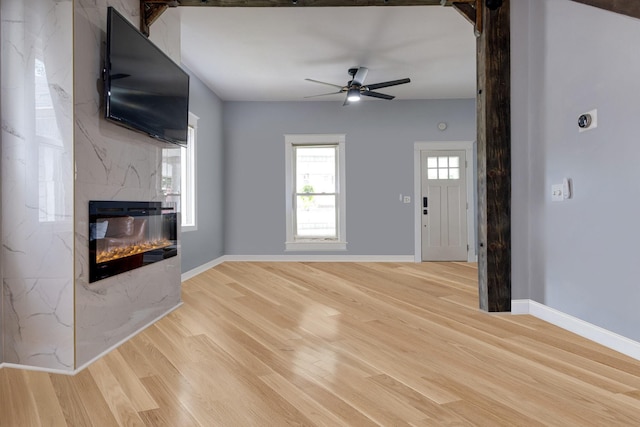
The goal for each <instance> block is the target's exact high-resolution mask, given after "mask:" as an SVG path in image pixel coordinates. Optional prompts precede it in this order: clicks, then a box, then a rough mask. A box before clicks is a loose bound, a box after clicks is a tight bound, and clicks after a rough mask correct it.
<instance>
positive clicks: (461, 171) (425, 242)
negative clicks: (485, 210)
mask: <svg viewBox="0 0 640 427" xmlns="http://www.w3.org/2000/svg"><path fill="white" fill-rule="evenodd" d="M420 157H421V171H420V172H421V184H422V185H421V191H422V197H423V198H424V197H426V198H427V202H428V203H427V205H428V206H427V207H424V206H423V208H422V260H423V261H466V260H467V252H468V247H467V240H468V239H467V212H466V210H467V187H466V159H465V152H464V151H457V150H455V151H448V150H447V151H444V150H437V151H422V152H421V156H420ZM423 200H424V199H423Z"/></svg>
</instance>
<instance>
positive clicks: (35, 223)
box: [0, 0, 181, 374]
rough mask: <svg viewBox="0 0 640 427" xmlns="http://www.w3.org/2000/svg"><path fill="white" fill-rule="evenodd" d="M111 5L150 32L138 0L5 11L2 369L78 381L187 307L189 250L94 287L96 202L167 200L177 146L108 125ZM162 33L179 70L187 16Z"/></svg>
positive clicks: (30, 3) (36, 3)
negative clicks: (105, 99) (166, 172)
mask: <svg viewBox="0 0 640 427" xmlns="http://www.w3.org/2000/svg"><path fill="white" fill-rule="evenodd" d="M109 6H113V7H115V8H116V9H117V10H118V11H119V12H120V13H121V14H122V15H124V16H125V17H127V19H129V20H130V21H131V22H133V23H137V22H139V13H140V2H139V0H2V3H0V20H1V30H2V33H1V34H2V36H1V39H0V42H1V47H2V50H1V55H2V57H1V61H0V65H1V67H2V72H1V74H0V82H1V87H2V98H1V103H2V109H1V114H2V164H1V168H2V175H3V179H2V187H1V197H2V204H1V205H0V206H1V209H2V228H1V234H2V253H1V264H0V272H1V274H2V305H1V306H0V319H1V322H0V331H1V335H2V336H1V337H0V338H1V340H0V342H3V345H2V346H0V366H2V365H4V366H12V367H20V368H28V369H38V370H46V371H50V372H59V373H66V374H73V373H76V372H78V371H79V370H81V369H83V368H84V367H85V366H87V365H88V364H89V363H91V362H92V361H94V360H95V359H97V358H99V357H101V355H103V354H104V353H106V352H108V351H109V350H111V349H112V348H114V347H116V346H118V345H119V344H120V343H122V342H123V341H126V340H127V339H128V338H130V337H131V336H133V335H135V334H136V333H137V332H139V331H140V330H142V329H144V328H145V327H146V326H148V325H150V324H152V323H153V322H155V321H156V320H157V319H159V318H161V317H163V316H164V315H166V314H167V313H169V312H171V311H172V310H174V309H175V308H177V307H178V306H179V305H180V304H181V300H180V255H179V252H180V251H179V250H178V256H174V257H172V258H168V259H164V260H162V261H160V262H156V263H154V264H150V265H147V266H145V267H144V268H139V269H137V270H132V271H128V272H126V273H122V274H119V275H117V276H113V277H109V278H106V279H103V280H100V281H97V282H94V283H89V245H88V242H89V223H88V220H89V217H88V216H89V214H88V204H89V200H134V201H158V202H159V201H162V199H163V194H162V190H161V173H160V171H161V163H162V152H163V150H164V149H167V148H172V147H173V146H171V147H170V146H169V144H164V143H161V142H158V141H155V140H153V139H151V138H149V137H147V136H145V135H141V134H138V133H136V132H133V131H130V130H128V129H124V128H121V127H119V126H117V125H115V124H112V123H110V122H107V121H106V120H105V119H104V118H103V111H102V94H101V89H100V84H99V82H100V76H101V70H102V65H103V64H102V62H103V59H102V58H103V55H104V40H105V36H106V18H107V8H108V7H109ZM151 34H152V37H151V38H152V41H153V42H154V43H155V44H156V45H158V46H159V47H160V48H161V49H163V50H164V51H165V52H166V53H167V54H168V55H169V56H170V57H172V58H173V59H174V60H176V62H178V63H179V52H180V27H179V18H178V16H177V14H172V13H171V11H169V13H165V14H163V16H162V17H161V19H159V20H158V21H156V23H154V24H153V26H152V29H151ZM34 70H35V79H34V78H33V76H34ZM43 112H44V113H43ZM177 246H178V248H179V246H180V235H179V233H178V235H177Z"/></svg>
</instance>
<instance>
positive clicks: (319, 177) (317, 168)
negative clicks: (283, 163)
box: [296, 147, 336, 193]
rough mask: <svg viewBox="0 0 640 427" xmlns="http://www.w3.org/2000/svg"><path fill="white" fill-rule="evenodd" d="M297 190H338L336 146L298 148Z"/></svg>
mask: <svg viewBox="0 0 640 427" xmlns="http://www.w3.org/2000/svg"><path fill="white" fill-rule="evenodd" d="M296 192H297V193H335V192H336V147H297V148H296Z"/></svg>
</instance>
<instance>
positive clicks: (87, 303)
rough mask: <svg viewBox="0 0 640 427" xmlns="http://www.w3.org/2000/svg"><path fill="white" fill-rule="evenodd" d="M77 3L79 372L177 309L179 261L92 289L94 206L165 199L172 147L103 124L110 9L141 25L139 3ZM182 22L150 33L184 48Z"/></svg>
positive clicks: (112, 279) (122, 0)
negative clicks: (166, 151)
mask: <svg viewBox="0 0 640 427" xmlns="http://www.w3.org/2000/svg"><path fill="white" fill-rule="evenodd" d="M75 5H76V11H75V17H74V26H75V32H74V35H75V52H74V55H75V63H74V65H75V69H74V75H75V84H74V96H75V131H76V132H75V165H76V187H75V214H74V216H75V224H76V228H75V247H76V256H75V268H76V277H75V292H76V358H77V359H76V365H77V366H78V367H80V366H83V365H84V364H86V363H87V362H89V361H91V360H92V359H93V358H95V357H96V356H98V355H100V354H101V353H102V352H104V351H105V350H107V349H109V348H110V347H112V346H114V345H115V344H117V343H119V342H120V341H121V340H122V339H124V338H126V337H128V336H129V335H131V334H133V333H135V332H136V331H138V330H139V329H140V328H142V327H144V326H145V325H147V324H148V323H150V322H151V321H153V320H154V319H156V318H158V317H160V316H162V315H163V314H165V313H167V312H168V311H170V310H171V309H173V308H174V307H176V305H178V304H179V303H180V256H177V257H174V258H169V259H167V260H164V261H162V262H159V263H156V264H152V265H148V266H145V267H142V268H139V269H136V270H132V271H129V272H127V273H123V274H120V275H117V276H114V277H110V278H108V279H104V280H100V281H98V282H94V283H91V284H90V283H88V275H89V271H88V270H89V268H88V266H89V263H88V254H89V248H88V239H87V234H88V227H89V226H88V202H89V200H140V201H161V200H162V198H163V193H162V188H161V174H160V173H159V171H160V169H161V162H162V149H163V148H166V147H167V144H164V143H161V142H157V141H155V140H153V139H151V138H149V137H147V136H145V135H142V134H139V133H136V132H133V131H131V130H128V129H124V128H122V127H119V126H117V125H115V124H113V123H110V122H107V121H106V120H105V119H104V118H103V114H104V113H103V111H102V94H101V81H100V70H102V67H103V55H104V50H103V42H104V40H105V36H106V34H105V33H106V21H107V7H108V6H110V5H111V6H114V7H115V8H116V9H117V10H118V11H119V12H120V13H121V14H122V15H124V16H125V17H127V18H128V19H129V20H130V21H131V22H133V23H134V24H135V25H136V26H138V23H139V19H140V18H139V7H140V3H139V1H138V0H110V1H109V0H97V1H96V0H76V3H75ZM165 13H166V12H165ZM178 24H179V23H178ZM178 24H176V25H163V26H161V27H160V28H161V29H156V27H155V24H154V26H152V28H151V31H152V34H153V33H155V34H156V35H157V36H159V38H158V39H157V40H160V41H162V40H176V39H177V40H178V46H179V35H180V28H179V25H178ZM167 32H170V33H167ZM159 46H160V47H161V48H163V49H164V48H165V46H162V45H159Z"/></svg>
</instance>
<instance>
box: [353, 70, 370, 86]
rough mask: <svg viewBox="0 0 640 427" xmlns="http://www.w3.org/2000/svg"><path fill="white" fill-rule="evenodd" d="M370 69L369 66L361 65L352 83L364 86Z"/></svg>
mask: <svg viewBox="0 0 640 427" xmlns="http://www.w3.org/2000/svg"><path fill="white" fill-rule="evenodd" d="M368 72H369V69H368V68H367V67H360V68H358V71H356V74H355V75H354V76H353V80H352V84H355V85H359V86H362V85H363V84H364V79H366V78H367V73H368Z"/></svg>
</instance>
